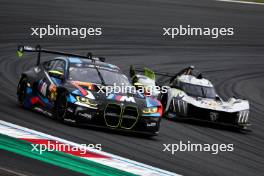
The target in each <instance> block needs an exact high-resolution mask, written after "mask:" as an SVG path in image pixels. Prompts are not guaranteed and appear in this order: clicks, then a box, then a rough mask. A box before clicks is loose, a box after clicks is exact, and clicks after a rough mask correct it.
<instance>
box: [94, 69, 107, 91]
mask: <svg viewBox="0 0 264 176" xmlns="http://www.w3.org/2000/svg"><path fill="white" fill-rule="evenodd" d="M95 69H96V71H97V74H98V76H99V78H100V80H101V82H102V85H103V86H106V84H105V81H104V78H103V76H102V74H101V72H100V71H99V69H98V67H97V66H96V65H95Z"/></svg>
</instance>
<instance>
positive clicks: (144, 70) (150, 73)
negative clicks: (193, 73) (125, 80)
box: [130, 65, 175, 80]
mask: <svg viewBox="0 0 264 176" xmlns="http://www.w3.org/2000/svg"><path fill="white" fill-rule="evenodd" d="M137 72H139V73H143V74H144V75H145V76H147V77H148V78H150V79H154V80H155V78H156V75H159V76H166V77H174V76H175V75H174V74H171V73H166V72H159V71H154V70H151V69H149V68H146V67H144V68H135V67H134V66H133V65H131V66H130V77H131V78H132V77H133V76H135V75H136V73H137Z"/></svg>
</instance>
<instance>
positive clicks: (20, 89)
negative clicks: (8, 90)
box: [17, 77, 28, 106]
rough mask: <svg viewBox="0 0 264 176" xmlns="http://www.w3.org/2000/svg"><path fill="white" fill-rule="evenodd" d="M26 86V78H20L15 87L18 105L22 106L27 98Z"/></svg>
mask: <svg viewBox="0 0 264 176" xmlns="http://www.w3.org/2000/svg"><path fill="white" fill-rule="evenodd" d="M27 84H28V79H27V77H23V78H21V80H20V81H19V83H18V86H17V100H18V103H19V104H20V105H22V106H23V105H24V100H25V98H26V96H27Z"/></svg>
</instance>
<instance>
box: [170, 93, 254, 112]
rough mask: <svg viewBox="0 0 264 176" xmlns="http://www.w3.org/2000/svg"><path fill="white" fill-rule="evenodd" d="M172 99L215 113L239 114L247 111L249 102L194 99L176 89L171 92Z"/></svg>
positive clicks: (232, 99) (231, 99) (233, 99)
mask: <svg viewBox="0 0 264 176" xmlns="http://www.w3.org/2000/svg"><path fill="white" fill-rule="evenodd" d="M171 93H172V97H174V98H176V99H179V100H182V101H185V102H187V103H188V104H192V105H193V106H196V107H199V108H204V109H211V110H215V111H224V112H239V111H242V110H249V102H248V101H247V100H241V99H235V98H230V99H229V100H228V101H222V100H215V99H208V98H200V97H198V98H196V97H191V96H188V95H187V94H186V93H185V92H183V91H180V90H178V89H174V90H172V91H171Z"/></svg>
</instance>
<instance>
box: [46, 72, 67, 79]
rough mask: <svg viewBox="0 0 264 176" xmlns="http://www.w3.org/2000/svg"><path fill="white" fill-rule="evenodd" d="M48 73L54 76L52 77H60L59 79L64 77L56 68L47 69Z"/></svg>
mask: <svg viewBox="0 0 264 176" xmlns="http://www.w3.org/2000/svg"><path fill="white" fill-rule="evenodd" d="M49 75H50V76H51V77H54V78H57V79H60V80H63V79H64V74H63V73H62V72H60V71H57V70H50V71H49Z"/></svg>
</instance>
